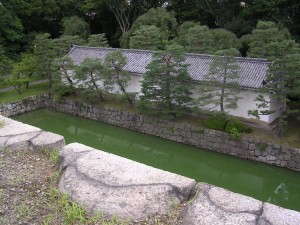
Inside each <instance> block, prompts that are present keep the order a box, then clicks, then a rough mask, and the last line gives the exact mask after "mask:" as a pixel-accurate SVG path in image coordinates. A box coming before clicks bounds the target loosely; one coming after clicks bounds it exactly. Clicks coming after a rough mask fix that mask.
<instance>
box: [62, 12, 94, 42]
mask: <svg viewBox="0 0 300 225" xmlns="http://www.w3.org/2000/svg"><path fill="white" fill-rule="evenodd" d="M63 26H64V33H63V34H64V35H70V36H73V35H78V36H80V37H81V38H82V39H84V40H87V39H88V36H89V34H90V28H89V24H88V23H87V22H85V21H84V20H83V19H82V18H80V17H78V16H71V17H69V18H67V19H65V20H64V22H63Z"/></svg>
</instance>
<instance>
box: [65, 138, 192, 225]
mask: <svg viewBox="0 0 300 225" xmlns="http://www.w3.org/2000/svg"><path fill="white" fill-rule="evenodd" d="M60 157H61V158H62V168H63V175H62V177H61V180H60V183H59V189H60V190H61V191H62V192H65V193H68V194H69V195H70V197H71V198H72V199H73V200H75V201H76V202H78V203H81V204H84V205H85V206H87V208H88V209H89V211H91V212H93V213H96V212H99V211H103V213H104V215H105V216H108V217H110V216H112V215H117V216H118V217H119V218H122V219H127V218H130V219H132V220H134V221H136V220H144V219H146V218H147V217H148V216H151V215H154V214H157V213H158V214H166V213H168V212H169V211H171V210H172V206H174V204H175V205H176V204H179V203H181V202H183V201H185V200H187V199H188V196H189V194H190V193H191V191H192V189H193V188H194V186H195V184H196V182H195V180H193V179H190V178H186V177H183V176H180V175H177V174H173V173H170V172H166V171H163V170H159V169H156V168H153V167H150V166H147V165H144V164H141V163H138V162H135V161H132V160H129V159H126V158H122V157H119V156H116V155H113V154H109V153H106V152H103V151H99V150H96V149H93V148H90V147H88V146H85V145H82V144H78V143H73V144H69V145H67V146H66V147H64V148H63V150H62V151H61V152H60Z"/></svg>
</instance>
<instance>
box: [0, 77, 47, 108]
mask: <svg viewBox="0 0 300 225" xmlns="http://www.w3.org/2000/svg"><path fill="white" fill-rule="evenodd" d="M49 88H50V87H49V84H48V83H47V82H46V83H41V84H34V85H31V86H30V88H29V89H24V90H22V92H21V94H16V92H15V90H9V91H6V92H2V93H0V96H1V98H0V103H4V102H13V101H17V100H21V99H23V98H25V97H28V96H32V95H37V94H40V93H44V92H47V91H49Z"/></svg>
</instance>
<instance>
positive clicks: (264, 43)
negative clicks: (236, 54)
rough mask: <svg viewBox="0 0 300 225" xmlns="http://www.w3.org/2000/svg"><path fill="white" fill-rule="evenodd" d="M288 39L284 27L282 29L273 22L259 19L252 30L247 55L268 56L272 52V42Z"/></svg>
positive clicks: (288, 36)
mask: <svg viewBox="0 0 300 225" xmlns="http://www.w3.org/2000/svg"><path fill="white" fill-rule="evenodd" d="M287 39H290V34H289V32H288V31H287V30H286V29H283V31H281V30H280V28H279V27H278V26H277V25H276V24H275V23H273V22H268V21H259V22H258V23H257V25H256V28H255V29H254V30H253V31H252V37H251V41H250V43H249V47H250V49H249V52H248V56H250V57H257V58H268V59H269V58H270V57H273V56H275V55H276V53H275V54H274V50H273V49H274V48H273V45H274V43H278V42H281V41H283V40H287Z"/></svg>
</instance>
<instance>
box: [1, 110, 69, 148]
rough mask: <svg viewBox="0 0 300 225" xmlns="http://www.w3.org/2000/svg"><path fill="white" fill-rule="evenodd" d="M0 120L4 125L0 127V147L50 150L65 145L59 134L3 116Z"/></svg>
mask: <svg viewBox="0 0 300 225" xmlns="http://www.w3.org/2000/svg"><path fill="white" fill-rule="evenodd" d="M0 121H3V123H4V126H3V127H2V128H0V148H11V149H14V150H23V149H31V150H38V149H41V148H48V149H49V150H52V149H54V148H58V149H61V148H62V147H63V146H65V139H64V137H63V136H61V135H58V134H54V133H51V132H45V131H42V130H41V129H40V128H37V127H34V126H31V125H28V124H24V123H21V122H18V121H15V120H12V119H9V118H7V117H3V116H0Z"/></svg>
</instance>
